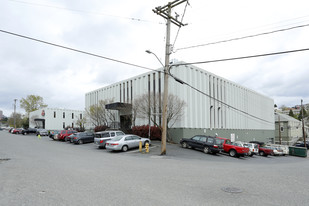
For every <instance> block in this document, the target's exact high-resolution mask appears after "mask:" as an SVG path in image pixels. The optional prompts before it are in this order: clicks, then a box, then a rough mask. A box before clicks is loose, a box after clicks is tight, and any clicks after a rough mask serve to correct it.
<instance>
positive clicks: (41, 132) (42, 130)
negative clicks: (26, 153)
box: [36, 129, 48, 136]
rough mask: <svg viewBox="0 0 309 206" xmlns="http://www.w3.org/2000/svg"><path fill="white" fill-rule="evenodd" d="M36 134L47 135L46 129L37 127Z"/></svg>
mask: <svg viewBox="0 0 309 206" xmlns="http://www.w3.org/2000/svg"><path fill="white" fill-rule="evenodd" d="M36 135H37V136H38V135H41V136H48V131H47V130H46V129H37V130H36Z"/></svg>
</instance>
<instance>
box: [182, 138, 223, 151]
mask: <svg viewBox="0 0 309 206" xmlns="http://www.w3.org/2000/svg"><path fill="white" fill-rule="evenodd" d="M180 144H181V146H182V147H183V148H192V149H199V150H203V152H205V153H206V154H209V153H212V154H216V153H219V152H220V151H221V150H222V141H221V139H219V138H216V137H211V136H205V135H196V136H194V137H191V138H189V139H187V138H183V139H181V140H180Z"/></svg>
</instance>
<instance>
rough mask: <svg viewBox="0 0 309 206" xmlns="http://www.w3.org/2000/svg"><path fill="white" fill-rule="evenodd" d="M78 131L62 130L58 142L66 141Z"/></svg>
mask: <svg viewBox="0 0 309 206" xmlns="http://www.w3.org/2000/svg"><path fill="white" fill-rule="evenodd" d="M75 133H77V131H75V130H62V131H61V133H60V134H59V135H58V140H61V141H65V138H66V137H67V136H69V135H71V134H75Z"/></svg>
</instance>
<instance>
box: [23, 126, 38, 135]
mask: <svg viewBox="0 0 309 206" xmlns="http://www.w3.org/2000/svg"><path fill="white" fill-rule="evenodd" d="M36 131H37V129H35V128H30V127H29V128H28V129H23V130H22V131H21V133H22V134H23V135H25V134H30V133H32V134H36Z"/></svg>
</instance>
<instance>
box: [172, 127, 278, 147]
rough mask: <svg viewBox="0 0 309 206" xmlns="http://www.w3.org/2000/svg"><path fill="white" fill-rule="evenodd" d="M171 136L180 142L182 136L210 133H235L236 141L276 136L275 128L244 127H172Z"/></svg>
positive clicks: (263, 140) (258, 139)
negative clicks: (256, 128)
mask: <svg viewBox="0 0 309 206" xmlns="http://www.w3.org/2000/svg"><path fill="white" fill-rule="evenodd" d="M168 133H169V137H170V138H171V139H172V141H173V142H175V143H179V140H180V139H181V138H182V137H185V138H190V137H193V136H194V135H198V134H201V135H209V136H215V135H216V133H217V134H218V136H219V137H224V138H230V139H231V134H234V136H235V141H237V140H239V141H246V142H249V141H261V142H265V143H267V142H269V141H270V140H271V138H273V137H274V130H243V129H212V130H209V129H193V128H192V129H187V128H172V129H169V130H168Z"/></svg>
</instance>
